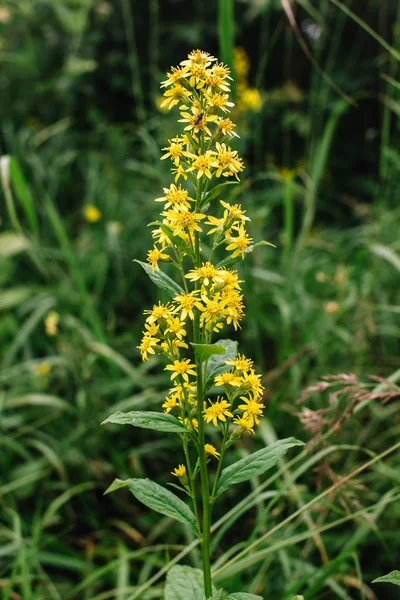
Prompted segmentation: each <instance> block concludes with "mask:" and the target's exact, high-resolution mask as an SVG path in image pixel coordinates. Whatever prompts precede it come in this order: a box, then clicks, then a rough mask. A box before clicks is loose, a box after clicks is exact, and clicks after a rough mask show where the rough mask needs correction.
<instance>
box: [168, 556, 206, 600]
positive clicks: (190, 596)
mask: <svg viewBox="0 0 400 600" xmlns="http://www.w3.org/2000/svg"><path fill="white" fill-rule="evenodd" d="M215 593H216V591H215V589H213V594H215ZM165 600H204V583H203V572H202V571H200V569H193V568H192V567H184V566H181V565H176V566H175V567H172V569H171V570H170V571H168V575H167V583H166V586H165Z"/></svg>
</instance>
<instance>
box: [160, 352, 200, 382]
mask: <svg viewBox="0 0 400 600" xmlns="http://www.w3.org/2000/svg"><path fill="white" fill-rule="evenodd" d="M194 369H196V365H193V364H191V362H190V360H189V359H188V358H187V359H185V360H175V361H174V363H173V364H172V365H167V366H166V367H165V370H166V371H172V375H171V379H172V380H173V379H175V377H178V375H180V376H181V377H183V379H184V380H185V381H189V375H196V371H195V370H194Z"/></svg>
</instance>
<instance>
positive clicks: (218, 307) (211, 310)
mask: <svg viewBox="0 0 400 600" xmlns="http://www.w3.org/2000/svg"><path fill="white" fill-rule="evenodd" d="M201 299H202V301H203V302H204V306H202V307H201V309H200V310H201V317H200V320H201V325H202V326H204V325H206V326H207V327H208V329H214V326H215V324H216V323H217V322H218V321H220V320H221V319H223V318H224V316H226V306H225V301H224V299H223V298H222V297H221V294H220V292H217V293H216V294H214V296H213V297H212V298H207V296H206V295H205V294H202V295H201ZM218 329H219V328H218Z"/></svg>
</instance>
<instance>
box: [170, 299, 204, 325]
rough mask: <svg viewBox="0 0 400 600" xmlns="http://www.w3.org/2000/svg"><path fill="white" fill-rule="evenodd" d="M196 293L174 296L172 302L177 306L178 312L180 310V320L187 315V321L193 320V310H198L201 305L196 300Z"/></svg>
mask: <svg viewBox="0 0 400 600" xmlns="http://www.w3.org/2000/svg"><path fill="white" fill-rule="evenodd" d="M195 294H196V292H191V293H189V294H179V295H178V296H175V298H174V302H176V304H178V308H179V310H181V311H182V312H181V319H183V320H185V319H186V317H187V316H188V315H189V319H191V320H192V321H193V320H194V312H193V309H194V308H197V309H200V308H201V306H202V304H201V302H200V300H199V299H198V298H196V295H195Z"/></svg>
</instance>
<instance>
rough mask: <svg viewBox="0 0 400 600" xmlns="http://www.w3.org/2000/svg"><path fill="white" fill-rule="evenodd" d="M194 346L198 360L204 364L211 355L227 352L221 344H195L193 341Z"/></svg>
mask: <svg viewBox="0 0 400 600" xmlns="http://www.w3.org/2000/svg"><path fill="white" fill-rule="evenodd" d="M191 345H192V346H193V348H194V355H195V357H196V362H197V363H198V364H200V365H201V364H202V363H203V362H206V360H208V359H209V358H210V357H211V356H213V355H215V354H226V350H225V348H224V347H223V346H221V345H220V344H194V343H191Z"/></svg>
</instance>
